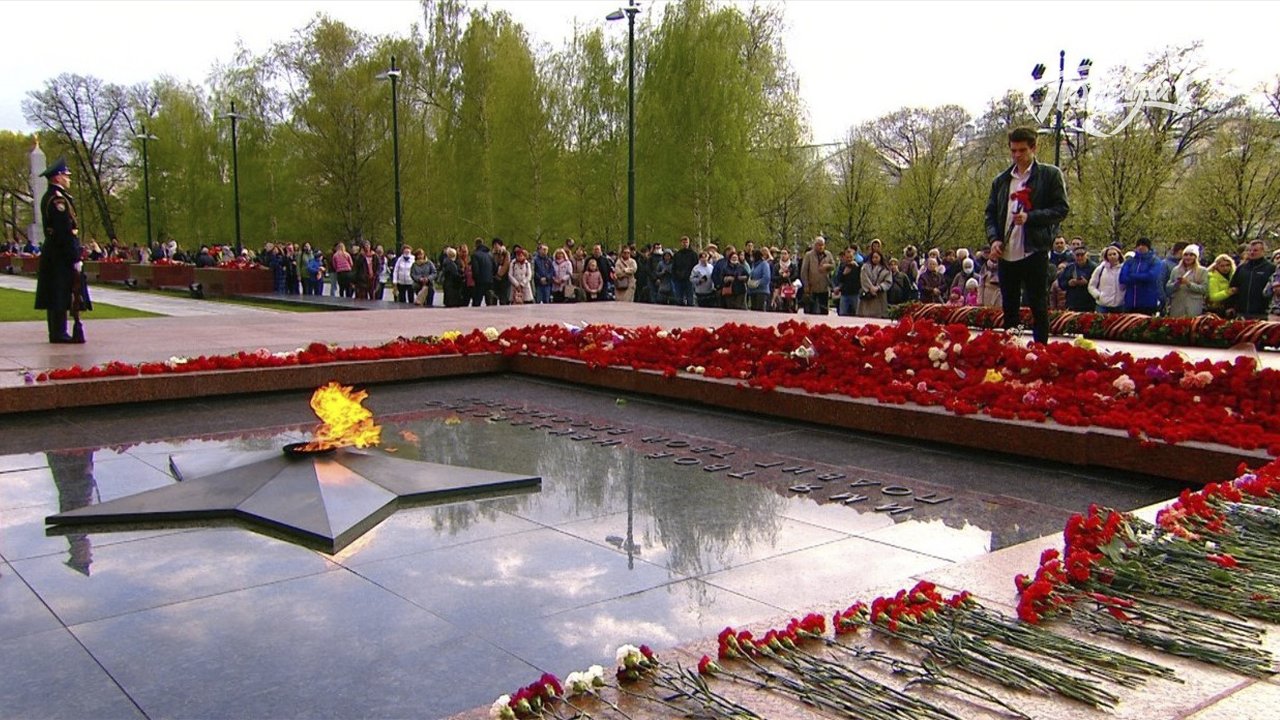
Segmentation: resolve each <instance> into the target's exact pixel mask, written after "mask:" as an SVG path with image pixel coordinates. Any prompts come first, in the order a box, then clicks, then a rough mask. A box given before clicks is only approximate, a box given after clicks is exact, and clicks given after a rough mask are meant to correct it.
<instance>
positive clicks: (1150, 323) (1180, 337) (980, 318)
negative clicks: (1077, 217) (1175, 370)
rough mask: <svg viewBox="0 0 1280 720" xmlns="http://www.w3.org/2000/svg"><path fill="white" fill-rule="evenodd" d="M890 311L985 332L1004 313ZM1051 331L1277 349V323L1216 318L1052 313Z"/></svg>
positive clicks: (1026, 317)
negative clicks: (1248, 345) (1247, 345)
mask: <svg viewBox="0 0 1280 720" xmlns="http://www.w3.org/2000/svg"><path fill="white" fill-rule="evenodd" d="M891 313H892V314H893V316H894V317H899V318H912V319H914V320H933V321H936V322H941V323H947V324H952V323H956V324H960V325H966V326H968V327H972V328H979V329H986V330H991V329H996V328H1000V327H1003V326H1004V310H1002V309H1001V308H998V307H985V306H984V307H971V306H965V307H956V306H953V305H938V304H922V303H908V304H906V305H900V306H896V307H895V308H893V309H892V310H891ZM1020 320H1021V322H1022V324H1024V325H1030V324H1031V310H1030V309H1029V308H1023V310H1022V317H1021V318H1020ZM1049 331H1050V332H1052V333H1053V334H1055V335H1081V336H1084V337H1086V338H1093V339H1095V340H1123V341H1126V342H1142V343H1158V344H1161V345H1188V346H1193V347H1216V348H1227V347H1233V346H1235V345H1238V344H1240V343H1248V344H1250V345H1254V346H1256V347H1258V348H1259V349H1261V348H1264V347H1280V322H1270V321H1267V320H1224V319H1223V318H1220V317H1218V316H1217V315H1199V316H1196V317H1185V318H1170V317H1149V316H1147V315H1126V314H1117V313H1082V312H1074V311H1071V310H1055V311H1052V312H1051V313H1050V314H1049Z"/></svg>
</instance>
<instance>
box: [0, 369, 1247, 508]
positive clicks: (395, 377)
mask: <svg viewBox="0 0 1280 720" xmlns="http://www.w3.org/2000/svg"><path fill="white" fill-rule="evenodd" d="M501 372H514V373H518V374H524V375H530V376H535V377H543V378H549V379H552V380H558V381H563V382H567V383H575V384H581V385H590V386H594V387H599V388H607V389H610V390H618V391H620V392H628V393H636V394H641V395H651V396H655V397H661V398H666V399H670V400H675V401H679V402H696V403H699V404H703V405H712V406H715V407H721V408H726V409H729V410H736V411H739V412H745V413H754V414H757V415H762V416H767V417H778V418H785V419H788V420H798V421H801V422H809V423H814V424H818V425H826V426H829V427H834V428H842V429H846V430H849V431H852V432H859V431H860V432H872V433H877V434H881V435H892V436H897V437H904V438H912V439H916V440H920V441H923V442H939V443H947V444H950V445H955V446H958V447H968V448H974V449H977V450H983V451H991V450H995V451H999V452H1003V453H1009V454H1012V455H1019V456H1023V457H1030V458H1036V459H1040V460H1045V461H1048V462H1057V463H1062V464H1063V465H1079V466H1095V467H1105V468H1111V469H1115V470H1124V471H1129V472H1137V473H1143V474H1147V475H1154V476H1158V477H1165V478H1170V479H1173V480H1180V481H1185V482H1197V483H1203V482H1213V481H1220V480H1223V479H1226V478H1231V477H1234V476H1235V474H1236V468H1237V467H1238V466H1239V465H1240V463H1242V462H1244V463H1247V464H1249V465H1253V466H1257V465H1261V464H1264V463H1266V462H1267V461H1269V460H1270V457H1269V456H1267V455H1266V454H1265V453H1264V452H1261V451H1246V450H1239V449H1236V448H1230V447H1227V446H1224V445H1217V444H1210V443H1182V444H1178V445H1169V444H1167V443H1163V442H1157V443H1154V444H1151V445H1149V446H1146V447H1144V446H1143V445H1142V443H1140V442H1138V441H1137V440H1135V439H1133V438H1130V437H1129V436H1128V435H1127V434H1126V433H1124V432H1121V431H1118V430H1108V429H1104V428H1080V427H1069V426H1065V425H1059V424H1057V423H1054V422H1046V423H1030V422H1022V421H1014V420H1000V419H996V418H992V417H988V416H985V415H956V414H954V413H951V412H949V411H947V410H946V409H944V408H939V407H923V406H918V405H884V404H880V403H878V402H876V401H875V400H871V399H859V398H849V397H845V396H842V395H814V394H809V393H807V392H804V391H803V390H795V389H787V388H779V389H776V390H774V391H772V392H765V391H762V390H759V389H757V388H750V387H744V386H743V384H742V383H741V382H739V381H736V380H726V379H713V378H707V377H703V376H699V375H691V374H686V373H681V374H679V375H677V376H676V377H673V378H668V377H665V376H664V375H662V374H661V373H659V372H657V371H653V370H632V369H631V368H589V367H587V365H586V364H585V363H583V362H581V361H578V360H569V359H564V358H551V357H537V356H530V355H516V356H513V357H503V356H502V355H498V354H490V355H468V356H461V355H449V356H436V357H425V358H401V359H391V360H372V361H360V362H347V363H329V364H323V365H302V366H289V367H276V368H251V369H246V370H226V371H214V372H199V373H173V374H164V375H137V376H131V377H116V378H102V379H96V380H68V381H53V382H46V383H38V384H35V385H25V386H18V387H10V388H3V389H0V414H5V413H21V412H31V411H38V410H53V409H59V408H70V407H87V406H94V405H116V404H121V403H135V402H150V401H155V400H181V399H186V398H196V397H210V396H219V395H236V394H251V393H257V392H272V391H278V390H304V389H311V388H315V387H319V386H320V385H323V384H325V383H327V382H330V381H337V382H341V383H344V384H347V385H362V386H367V385H376V384H379V383H390V382H401V381H405V380H423V379H434V378H448V377H456V376H466V375H483V374H490V373H501Z"/></svg>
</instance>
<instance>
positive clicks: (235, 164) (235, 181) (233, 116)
mask: <svg viewBox="0 0 1280 720" xmlns="http://www.w3.org/2000/svg"><path fill="white" fill-rule="evenodd" d="M222 117H223V118H225V119H227V120H230V121H231V188H232V193H233V194H234V197H235V207H236V258H237V259H238V258H239V257H240V255H241V254H242V253H243V252H244V245H243V244H241V242H240V159H239V154H238V152H237V149H236V122H237V121H239V120H240V118H243V117H244V116H243V115H241V114H240V113H238V112H236V104H235V101H232V103H231V112H229V113H227V114H226V115H223V116H222Z"/></svg>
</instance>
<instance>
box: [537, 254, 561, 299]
mask: <svg viewBox="0 0 1280 720" xmlns="http://www.w3.org/2000/svg"><path fill="white" fill-rule="evenodd" d="M548 253H549V250H548V248H547V245H546V243H541V244H539V245H538V253H537V254H536V255H534V256H533V301H534V302H536V303H539V304H546V303H549V302H551V285H552V282H553V281H554V280H555V276H556V265H555V261H554V260H552V259H551V255H550V254H548Z"/></svg>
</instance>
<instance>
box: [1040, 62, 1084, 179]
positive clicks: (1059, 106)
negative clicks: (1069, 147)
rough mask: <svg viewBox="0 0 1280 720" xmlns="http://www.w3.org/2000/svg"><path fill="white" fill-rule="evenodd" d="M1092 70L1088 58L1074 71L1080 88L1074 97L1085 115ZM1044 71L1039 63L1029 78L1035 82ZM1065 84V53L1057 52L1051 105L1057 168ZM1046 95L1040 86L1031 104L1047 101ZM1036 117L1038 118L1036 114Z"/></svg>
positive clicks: (1044, 89) (1060, 146) (1060, 152)
mask: <svg viewBox="0 0 1280 720" xmlns="http://www.w3.org/2000/svg"><path fill="white" fill-rule="evenodd" d="M1092 68H1093V61H1092V60H1090V59H1089V58H1085V59H1084V60H1081V61H1080V67H1079V68H1077V69H1076V71H1077V73H1078V74H1079V75H1080V80H1079V81H1078V83H1079V85H1080V87H1079V89H1077V90H1076V91H1075V95H1076V96H1077V97H1078V98H1080V100H1081V102H1082V103H1083V104H1084V107H1085V113H1086V114H1087V113H1088V102H1089V90H1088V86H1089V71H1090V70H1092ZM1044 71H1045V67H1044V64H1043V63H1040V64H1038V65H1036V66H1035V67H1034V68H1032V69H1031V77H1032V78H1033V79H1035V80H1039V79H1040V78H1042V77H1044ZM1066 82H1067V51H1066V50H1059V51H1058V92H1057V94H1056V95H1054V98H1053V105H1054V117H1053V164H1054V165H1057V166H1059V167H1061V162H1060V161H1061V159H1062V130H1063V126H1062V113H1063V111H1064V110H1065V109H1066V105H1067V98H1066V96H1065V95H1063V89H1064V88H1065V86H1066ZM1072 82H1073V83H1076V82H1077V81H1074V80H1073V81H1072ZM1047 94H1048V93H1047V92H1046V88H1045V87H1044V86H1041V87H1040V89H1038V90H1036V91H1035V92H1034V93H1032V95H1031V98H1032V103H1034V104H1037V105H1038V104H1039V103H1042V102H1044V101H1045V100H1046V99H1047ZM1037 117H1039V115H1038V114H1037ZM1075 132H1083V128H1076V129H1075Z"/></svg>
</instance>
